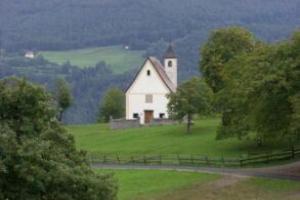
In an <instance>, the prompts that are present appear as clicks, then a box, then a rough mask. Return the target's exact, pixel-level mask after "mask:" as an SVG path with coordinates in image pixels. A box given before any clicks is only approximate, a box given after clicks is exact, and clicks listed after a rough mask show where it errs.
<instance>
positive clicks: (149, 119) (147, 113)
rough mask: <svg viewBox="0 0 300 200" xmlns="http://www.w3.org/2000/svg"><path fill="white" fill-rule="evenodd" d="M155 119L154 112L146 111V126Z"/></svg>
mask: <svg viewBox="0 0 300 200" xmlns="http://www.w3.org/2000/svg"><path fill="white" fill-rule="evenodd" d="M152 119H153V110H145V124H149V123H150V122H151V121H152Z"/></svg>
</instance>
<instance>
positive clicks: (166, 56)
mask: <svg viewBox="0 0 300 200" xmlns="http://www.w3.org/2000/svg"><path fill="white" fill-rule="evenodd" d="M172 58H177V56H176V53H175V51H174V48H173V45H172V44H170V45H169V47H168V49H167V51H166V52H165V54H164V59H172Z"/></svg>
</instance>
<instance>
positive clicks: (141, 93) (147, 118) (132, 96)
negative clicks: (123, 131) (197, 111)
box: [126, 46, 178, 124]
mask: <svg viewBox="0 0 300 200" xmlns="http://www.w3.org/2000/svg"><path fill="white" fill-rule="evenodd" d="M177 67H178V60H177V57H176V54H175V51H174V49H173V47H172V46H169V48H168V49H167V51H166V53H165V55H164V59H163V64H162V63H161V62H160V61H159V60H158V59H157V58H155V57H148V58H147V59H146V60H145V62H144V64H143V65H142V66H141V68H140V69H139V71H138V72H137V74H136V76H135V78H134V79H133V81H132V82H131V84H130V85H129V87H128V88H127V90H126V119H127V120H132V119H139V120H140V123H141V124H148V123H150V122H151V121H152V119H166V118H168V117H169V116H168V109H167V105H168V102H169V100H168V98H167V94H169V93H171V92H175V91H176V88H177Z"/></svg>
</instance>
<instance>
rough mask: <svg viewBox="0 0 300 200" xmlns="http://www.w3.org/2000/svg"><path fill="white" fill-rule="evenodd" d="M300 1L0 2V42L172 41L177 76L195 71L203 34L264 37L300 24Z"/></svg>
mask: <svg viewBox="0 0 300 200" xmlns="http://www.w3.org/2000/svg"><path fill="white" fill-rule="evenodd" d="M299 10H300V1H299V0H231V1H228V0H184V1H182V0H147V1H141V0H84V1H82V0H64V1H61V0H51V1H40V0H26V1H19V0H1V1H0V46H2V47H4V48H6V49H8V50H13V51H19V50H20V49H35V50H59V49H74V48H82V47H91V46H106V45H119V44H126V45H130V46H131V47H133V48H135V49H144V50H145V49H148V53H151V54H154V53H156V54H158V53H160V52H158V51H157V50H156V51H155V52H153V51H151V50H155V49H157V48H155V47H160V46H163V45H164V43H162V41H163V42H169V41H175V42H176V44H177V51H178V54H179V56H180V58H181V64H182V67H184V69H181V71H182V73H181V76H182V77H181V79H184V78H185V77H188V76H190V75H192V74H194V73H196V72H197V62H198V49H199V45H200V43H202V42H203V41H204V40H205V39H206V38H207V35H208V33H209V32H210V31H211V30H212V29H215V28H218V27H224V26H228V25H242V26H245V27H248V28H249V29H250V30H252V31H253V32H255V33H256V34H257V35H258V36H259V37H261V38H264V39H265V40H267V41H276V40H279V39H282V38H285V37H287V36H288V35H289V33H290V32H291V31H293V30H295V29H296V27H299V25H300V11H299Z"/></svg>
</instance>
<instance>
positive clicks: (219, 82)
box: [200, 27, 255, 92]
mask: <svg viewBox="0 0 300 200" xmlns="http://www.w3.org/2000/svg"><path fill="white" fill-rule="evenodd" d="M254 45H255V40H254V37H253V36H252V34H251V33H250V32H248V31H247V30H246V29H244V28H240V27H229V28H224V29H219V30H216V31H214V32H213V33H212V34H211V36H210V37H209V39H208V41H207V42H206V44H205V45H204V46H203V49H202V51H201V56H202V59H201V62H200V68H201V72H202V74H203V76H204V78H205V80H206V82H207V83H208V84H209V86H210V87H211V88H212V89H213V91H214V92H218V91H219V90H220V89H222V88H223V85H224V83H223V81H224V80H223V79H224V77H223V69H224V65H225V64H226V63H227V62H228V61H229V60H231V59H233V58H234V57H236V56H238V55H239V54H243V53H247V52H250V51H252V49H253V47H254Z"/></svg>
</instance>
